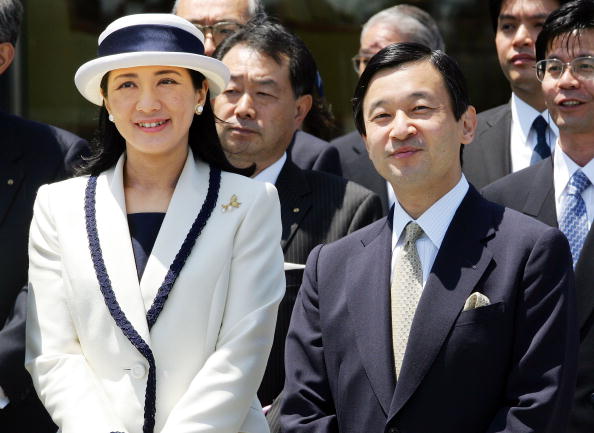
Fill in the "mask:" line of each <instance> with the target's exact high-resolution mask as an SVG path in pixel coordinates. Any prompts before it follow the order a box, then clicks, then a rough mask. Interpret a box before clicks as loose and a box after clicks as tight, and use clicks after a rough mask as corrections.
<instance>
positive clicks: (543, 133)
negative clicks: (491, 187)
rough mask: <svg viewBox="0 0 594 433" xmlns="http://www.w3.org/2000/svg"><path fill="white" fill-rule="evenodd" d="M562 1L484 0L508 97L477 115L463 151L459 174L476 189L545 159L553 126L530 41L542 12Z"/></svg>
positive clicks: (564, 0) (551, 142)
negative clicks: (537, 75) (461, 172)
mask: <svg viewBox="0 0 594 433" xmlns="http://www.w3.org/2000/svg"><path fill="white" fill-rule="evenodd" d="M567 1H568V0H489V10H490V13H491V24H492V26H493V30H494V31H495V48H496V50H497V58H498V59H499V65H500V66H501V70H502V71H503V75H504V76H505V78H506V79H507V81H508V82H509V85H510V88H511V91H512V95H511V98H510V100H509V102H508V103H506V104H503V105H500V106H498V107H495V108H492V109H490V110H487V111H484V112H482V113H480V114H479V116H478V121H479V123H478V127H477V130H476V136H475V139H474V141H473V142H472V143H471V144H470V145H468V146H466V148H465V149H464V155H463V159H464V166H463V167H464V168H463V169H464V174H465V175H466V176H467V177H468V181H469V182H470V183H472V184H473V185H474V186H475V187H477V188H482V187H483V186H485V185H488V184H489V183H491V182H494V181H495V180H497V179H499V178H501V177H503V176H505V175H506V174H509V173H513V172H515V171H518V170H521V169H523V168H526V167H528V166H530V165H531V164H534V163H536V162H538V161H541V160H542V159H544V158H547V157H548V156H550V155H551V150H552V149H553V148H554V146H555V141H556V140H557V134H558V130H557V127H556V126H555V124H554V122H553V121H552V119H551V116H550V115H549V113H548V111H547V110H546V107H545V101H544V98H543V95H542V91H541V88H540V83H539V82H538V80H537V79H536V74H535V73H534V64H535V59H536V53H535V52H534V44H535V43H536V38H537V36H538V33H539V32H540V30H541V29H542V25H543V23H544V21H545V19H546V18H547V16H548V15H549V14H550V13H551V12H552V11H554V10H555V9H557V8H558V7H559V6H561V5H562V4H564V3H567Z"/></svg>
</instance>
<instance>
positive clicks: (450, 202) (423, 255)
mask: <svg viewBox="0 0 594 433" xmlns="http://www.w3.org/2000/svg"><path fill="white" fill-rule="evenodd" d="M467 192H468V181H467V180H466V177H464V175H462V177H461V178H460V180H459V181H458V183H457V184H456V186H455V187H454V188H452V189H451V190H450V191H448V193H447V194H445V195H444V196H443V197H441V198H440V199H439V200H437V201H436V202H435V203H433V205H432V206H431V207H430V208H429V209H427V210H426V211H425V212H424V213H423V215H421V216H420V217H419V218H417V219H416V220H414V219H412V218H411V216H410V215H409V214H408V213H406V211H405V210H404V209H403V208H402V206H401V205H400V203H399V202H398V201H396V202H395V203H394V219H393V221H392V270H391V276H392V278H393V277H394V269H395V268H396V257H398V254H397V252H398V250H402V248H404V236H403V232H404V228H405V227H406V225H407V224H408V223H409V221H415V222H416V223H417V224H419V226H421V228H422V229H423V232H424V234H423V235H422V236H421V237H420V238H419V239H418V240H417V242H416V247H417V252H418V253H419V259H420V260H421V266H422V267H423V287H424V286H425V283H426V282H427V278H429V272H431V268H432V267H433V263H434V262H435V257H437V253H438V251H439V248H440V247H441V242H442V241H443V238H444V236H445V234H446V232H447V230H448V228H449V226H450V223H451V222H452V219H453V218H454V214H455V213H456V211H457V210H458V207H459V206H460V203H461V202H462V200H463V199H464V196H466V193H467Z"/></svg>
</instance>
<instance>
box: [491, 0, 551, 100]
mask: <svg viewBox="0 0 594 433" xmlns="http://www.w3.org/2000/svg"><path fill="white" fill-rule="evenodd" d="M558 7H559V3H558V2H557V1H556V0H504V1H503V3H502V5H501V10H500V11H499V20H498V23H497V32H496V34H495V46H496V47H497V57H498V58H499V64H500V65H501V69H502V71H503V74H504V75H505V78H507V80H508V81H509V83H510V85H511V88H512V90H513V91H514V92H515V93H518V94H520V95H522V92H528V93H532V92H539V91H540V89H539V87H540V85H539V83H538V80H537V79H536V76H535V73H534V69H533V67H534V63H535V59H536V54H535V51H534V44H535V42H536V38H537V37H538V33H540V30H541V29H542V25H543V24H544V22H545V20H546V18H547V16H548V15H549V14H550V13H551V12H552V11H554V10H555V9H557V8H558Z"/></svg>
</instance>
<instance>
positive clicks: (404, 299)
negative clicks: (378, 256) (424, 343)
mask: <svg viewBox="0 0 594 433" xmlns="http://www.w3.org/2000/svg"><path fill="white" fill-rule="evenodd" d="M404 230H405V235H404V247H403V248H402V249H401V250H398V252H397V254H398V257H397V258H396V266H395V268H394V276H393V278H392V287H391V299H392V345H393V349H394V364H395V367H396V377H398V376H399V375H400V368H401V367H402V360H403V359H404V352H405V351H406V343H407V342H408V334H409V333H410V327H411V325H412V321H413V317H414V315H415V311H416V310H417V305H418V303H419V299H420V298H421V293H422V292H423V268H422V267H421V261H420V260H419V254H418V253H417V247H416V244H415V242H416V241H417V239H419V237H421V235H422V234H423V229H422V228H421V227H420V226H419V225H418V224H417V223H415V222H412V221H411V222H409V223H408V224H407V226H406V228H405V229H404Z"/></svg>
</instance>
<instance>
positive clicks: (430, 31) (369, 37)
mask: <svg viewBox="0 0 594 433" xmlns="http://www.w3.org/2000/svg"><path fill="white" fill-rule="evenodd" d="M395 42H418V43H420V44H423V45H426V46H428V47H429V48H431V49H433V50H442V51H444V50H445V44H444V42H443V38H442V36H441V34H440V32H439V29H438V28H437V24H436V23H435V21H434V20H433V18H432V17H431V15H429V14H428V13H427V12H425V11H424V10H422V9H419V8H418V7H416V6H411V5H407V4H400V5H397V6H393V7H390V8H388V9H384V10H382V11H380V12H378V13H376V14H375V15H373V16H372V17H371V18H370V19H369V20H368V21H367V22H366V23H365V24H364V25H363V30H362V31H361V39H360V48H359V52H358V53H357V54H356V55H355V56H353V58H352V59H351V61H352V62H353V68H354V69H355V72H356V73H357V75H361V74H362V73H363V70H365V67H366V66H367V62H369V59H371V57H373V55H374V54H375V53H377V52H378V51H379V50H381V49H382V48H384V47H386V46H388V45H390V44H393V43H395ZM330 143H331V144H332V145H334V146H335V147H336V148H337V149H338V153H339V155H340V167H341V171H342V173H341V174H342V176H343V177H345V178H347V179H349V180H352V181H353V182H356V183H358V184H360V185H363V186H364V187H365V188H367V189H369V190H371V191H373V192H375V193H376V194H377V195H378V196H379V197H380V199H381V200H382V207H383V209H384V215H385V214H386V213H387V212H388V209H389V208H390V206H392V205H393V204H394V201H395V199H396V196H395V195H394V190H393V189H392V187H391V186H390V184H389V183H388V182H386V180H385V179H384V178H383V177H381V176H380V175H379V174H378V173H377V171H375V169H374V167H373V164H372V163H371V160H370V159H369V157H368V156H367V150H366V149H365V145H364V144H363V140H362V139H361V136H360V135H359V133H358V132H357V131H353V132H350V133H348V134H346V135H343V136H341V137H338V138H336V139H334V140H332V141H331V142H330Z"/></svg>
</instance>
